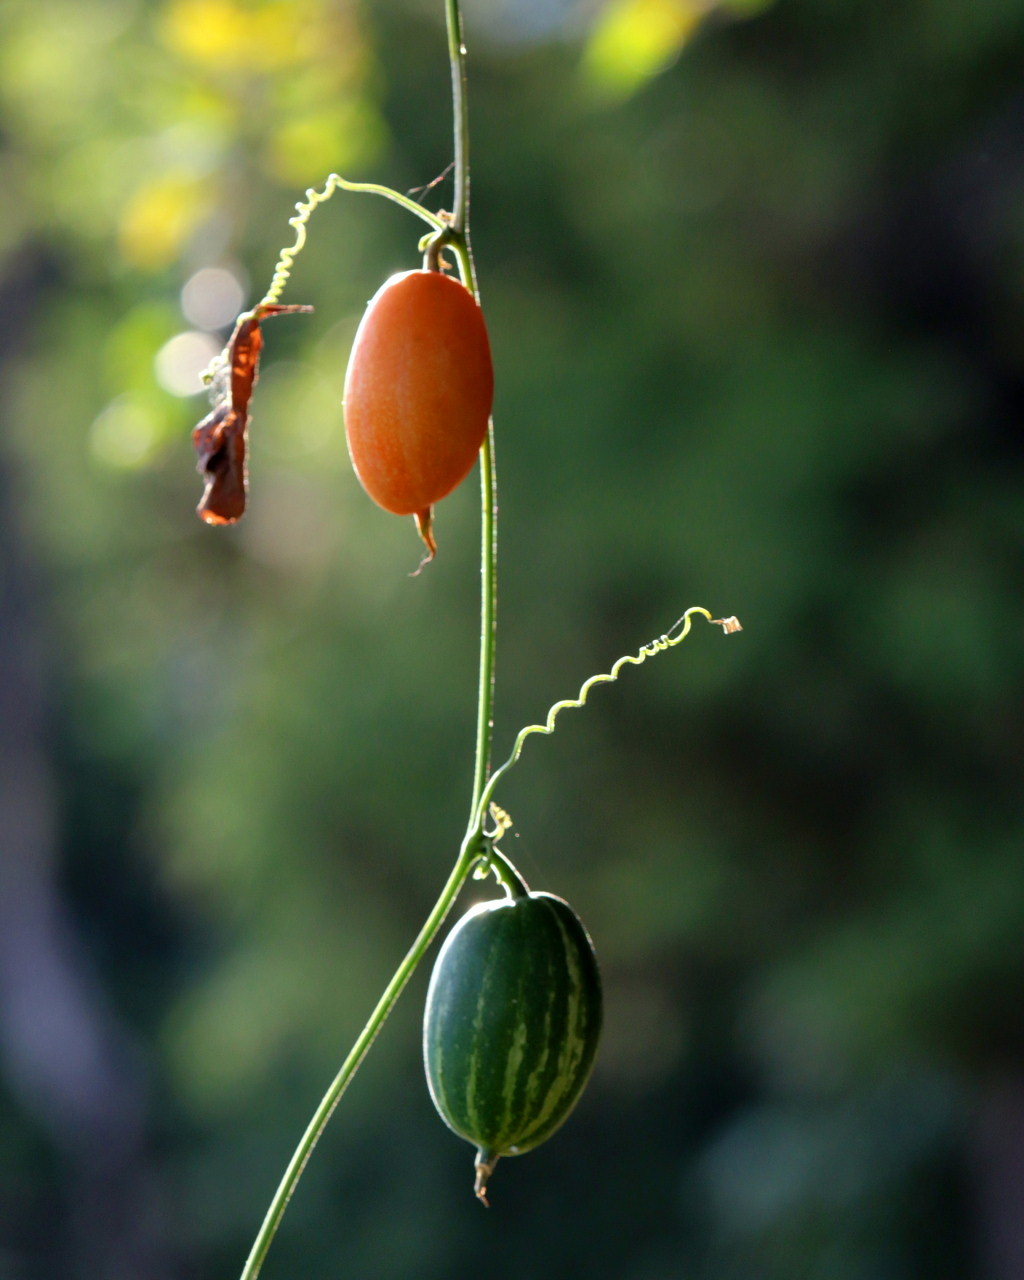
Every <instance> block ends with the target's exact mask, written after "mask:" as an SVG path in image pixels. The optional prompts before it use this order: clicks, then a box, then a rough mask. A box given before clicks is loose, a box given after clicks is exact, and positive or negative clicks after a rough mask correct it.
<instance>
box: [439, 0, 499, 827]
mask: <svg viewBox="0 0 1024 1280" xmlns="http://www.w3.org/2000/svg"><path fill="white" fill-rule="evenodd" d="M445 18H446V21H447V27H448V59H449V62H450V63H451V70H452V129H453V134H454V141H455V197H454V206H455V207H454V209H453V211H452V219H451V246H452V249H453V250H454V252H455V255H456V257H457V258H458V261H459V274H460V275H461V277H462V282H463V284H464V285H465V286H466V288H467V289H469V290H470V292H471V293H472V294H473V295H474V296H475V297H476V299H477V301H479V299H480V289H479V286H478V284H477V279H476V270H475V268H474V265H473V249H472V242H471V240H470V233H469V183H470V176H469V111H468V106H467V102H466V43H465V39H464V36H463V28H462V10H461V6H460V4H459V0H445ZM497 605H498V477H497V468H496V462H495V452H494V424H493V422H492V423H489V424H488V427H487V436H486V438H485V440H484V443H483V448H482V449H481V451H480V679H479V684H478V687H477V720H476V749H475V763H474V767H473V798H472V802H471V804H470V809H469V815H470V816H469V828H468V830H469V832H473V831H480V830H482V827H483V814H482V812H481V806H480V799H481V797H482V795H483V791H484V787H485V786H486V785H487V777H488V774H489V773H490V768H491V737H492V732H493V728H494V664H495V650H496V647H497V646H496V640H497ZM485 807H486V806H485Z"/></svg>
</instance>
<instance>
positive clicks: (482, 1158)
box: [473, 1149, 501, 1209]
mask: <svg viewBox="0 0 1024 1280" xmlns="http://www.w3.org/2000/svg"><path fill="white" fill-rule="evenodd" d="M500 1159H501V1156H496V1155H492V1154H491V1153H490V1152H486V1151H484V1150H482V1149H481V1150H478V1151H477V1153H476V1160H474V1161H473V1168H474V1170H475V1171H476V1180H475V1181H474V1183H473V1191H474V1192H475V1194H476V1198H477V1199H478V1200H479V1201H480V1203H481V1204H482V1205H483V1206H484V1208H485V1209H489V1208H490V1207H491V1202H490V1200H488V1199H487V1184H488V1182H490V1180H491V1174H492V1173H493V1172H494V1166H495V1165H496V1164H497V1163H498V1161H499V1160H500Z"/></svg>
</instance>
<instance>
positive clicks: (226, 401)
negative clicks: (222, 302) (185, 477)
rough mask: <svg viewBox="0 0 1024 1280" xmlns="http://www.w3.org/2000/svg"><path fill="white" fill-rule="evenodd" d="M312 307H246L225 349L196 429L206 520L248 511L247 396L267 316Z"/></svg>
mask: <svg viewBox="0 0 1024 1280" xmlns="http://www.w3.org/2000/svg"><path fill="white" fill-rule="evenodd" d="M312 310H313V308H312V307H305V306H281V305H280V304H276V303H275V304H271V305H267V306H262V307H257V308H256V309H255V310H253V311H247V312H244V313H243V314H242V315H240V316H239V317H238V320H237V322H236V324H235V329H234V332H233V333H232V335H231V337H230V338H229V339H228V344H227V347H226V348H225V350H224V360H225V365H226V367H227V371H228V373H229V377H228V378H226V379H219V380H218V381H217V382H216V383H215V384H214V385H215V387H216V391H215V400H214V406H213V409H212V411H211V412H210V413H209V414H207V416H206V417H205V418H204V419H203V420H202V422H200V424H199V425H198V426H197V427H196V428H195V430H194V431H193V432H192V443H193V444H194V445H195V449H196V453H197V454H198V464H197V469H198V471H199V473H200V475H202V477H203V479H204V480H205V481H206V490H205V492H204V493H203V496H202V499H201V500H200V502H199V506H198V507H197V508H196V511H197V513H198V515H199V517H200V518H201V519H202V520H205V521H206V523H207V524H234V522H235V521H236V520H239V519H241V517H242V516H243V515H244V513H245V499H246V494H247V492H248V483H249V476H248V470H247V467H246V447H247V444H248V431H249V402H250V400H251V399H252V393H253V388H254V387H255V386H256V382H257V380H258V378H259V368H260V353H261V351H262V350H263V331H262V329H261V328H260V324H261V322H262V320H263V319H264V317H266V316H276V315H282V314H284V313H286V312H293V311H312Z"/></svg>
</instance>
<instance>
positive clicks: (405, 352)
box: [344, 271, 494, 558]
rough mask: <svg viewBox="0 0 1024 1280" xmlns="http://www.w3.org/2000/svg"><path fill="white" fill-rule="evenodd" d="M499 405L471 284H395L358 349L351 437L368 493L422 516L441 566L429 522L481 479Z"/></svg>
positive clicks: (403, 280) (362, 328)
mask: <svg viewBox="0 0 1024 1280" xmlns="http://www.w3.org/2000/svg"><path fill="white" fill-rule="evenodd" d="M493 401H494V367H493V364H492V362H491V345H490V341H489V340H488V337H487V326H486V324H485V323H484V317H483V312H482V311H481V310H480V306H479V304H478V303H477V301H476V299H475V298H474V297H473V295H472V294H471V293H470V292H469V290H468V289H467V288H466V287H465V285H463V284H462V283H461V282H460V281H459V280H456V279H455V278H454V277H452V276H446V275H444V274H443V273H441V272H440V271H405V272H402V273H400V274H399V275H395V276H392V277H391V278H390V279H389V280H387V281H385V283H384V284H383V285H382V286H381V287H380V289H378V291H377V293H376V294H375V295H374V297H373V298H372V299H371V300H370V303H369V305H368V306H367V308H366V312H365V314H364V315H363V318H362V320H361V322H360V324H359V328H358V330H357V331H356V336H355V341H354V343H353V344H352V354H351V356H350V358H349V364H348V372H347V374H346V376H345V405H344V409H345V434H346V436H347V439H348V448H349V453H350V455H351V458H352V465H353V466H354V467H355V471H356V475H357V476H358V477H359V480H360V483H361V484H362V486H363V488H364V489H365V490H366V492H367V493H368V494H369V495H370V497H371V498H372V499H373V500H374V502H376V503H377V504H378V505H379V506H381V507H383V508H384V510H385V511H391V512H393V513H394V514H395V515H401V516H408V515H414V516H416V517H417V526H418V527H419V529H420V534H421V536H422V537H423V539H424V542H425V544H426V546H427V550H428V552H429V553H430V556H431V557H432V555H433V552H434V550H436V547H435V546H434V545H433V538H432V536H431V535H430V524H429V518H428V519H427V520H424V519H423V515H424V513H428V512H429V510H430V508H431V507H432V506H433V505H434V504H435V503H436V502H439V501H440V500H441V499H442V498H444V497H445V496H446V495H447V494H449V493H451V491H452V490H453V489H454V488H456V486H457V485H459V484H460V483H461V482H462V481H463V480H464V479H465V478H466V476H467V475H468V474H469V472H470V471H471V470H472V468H473V463H474V462H475V461H476V457H477V454H478V453H479V452H480V446H481V445H482V444H483V441H484V437H485V436H486V434H487V423H488V420H489V419H490V416H491V406H492V404H493ZM428 558H429V557H428Z"/></svg>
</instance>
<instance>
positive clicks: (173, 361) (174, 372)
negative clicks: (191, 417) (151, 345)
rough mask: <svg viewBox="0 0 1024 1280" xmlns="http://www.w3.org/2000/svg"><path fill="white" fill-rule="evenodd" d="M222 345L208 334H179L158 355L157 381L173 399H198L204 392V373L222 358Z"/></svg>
mask: <svg viewBox="0 0 1024 1280" xmlns="http://www.w3.org/2000/svg"><path fill="white" fill-rule="evenodd" d="M220 349H221V346H220V343H219V342H218V341H217V339H216V338H213V337H211V335H210V334H208V333H198V332H197V331H196V330H195V329H190V330H189V331H188V332H187V333H179V334H176V335H175V336H174V337H173V338H171V340H170V341H169V342H165V343H164V345H163V346H162V347H161V348H160V350H159V351H158V352H157V353H156V360H155V361H154V365H155V368H156V380H157V382H159V384H160V385H161V386H162V387H163V389H164V390H165V391H169V392H170V393H171V395H172V396H194V395H197V394H198V393H199V392H200V391H202V390H203V383H202V377H201V375H202V372H203V370H204V369H205V368H206V366H207V365H208V364H209V363H210V361H211V360H212V359H213V358H214V356H216V355H217V354H219V352H220Z"/></svg>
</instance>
